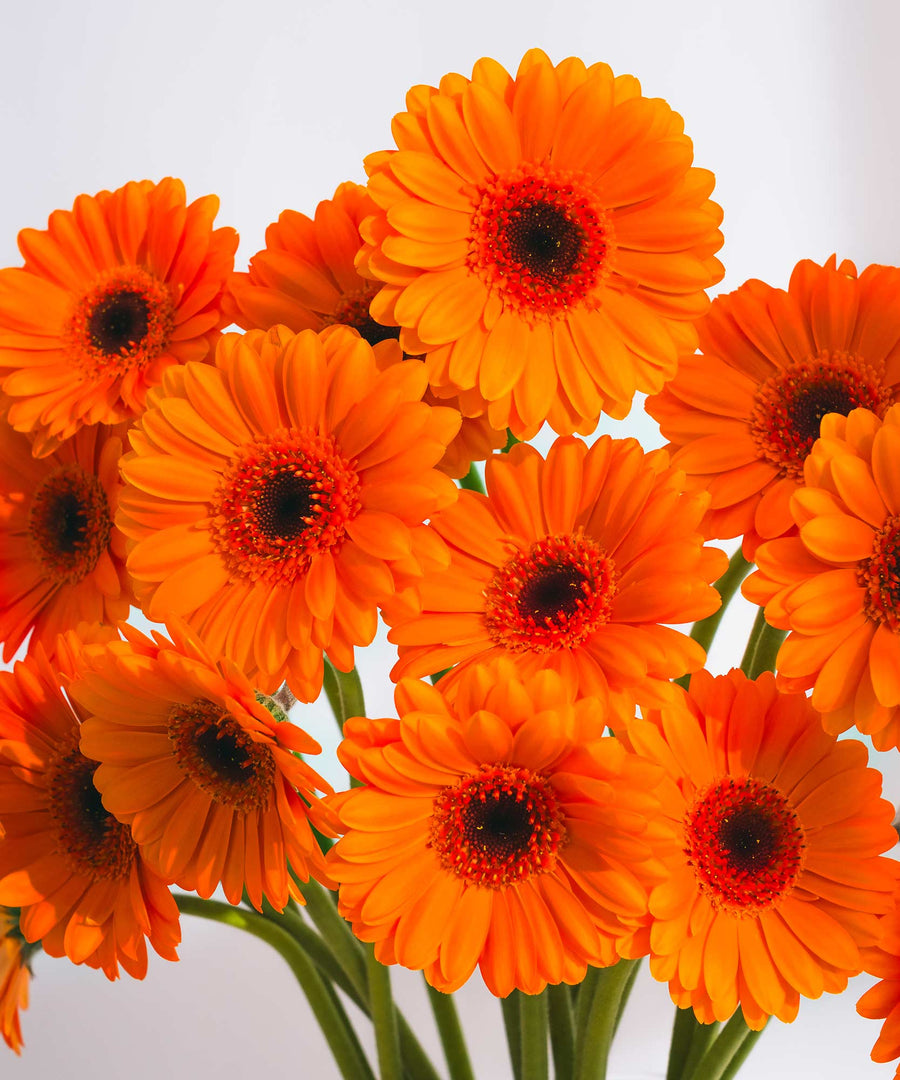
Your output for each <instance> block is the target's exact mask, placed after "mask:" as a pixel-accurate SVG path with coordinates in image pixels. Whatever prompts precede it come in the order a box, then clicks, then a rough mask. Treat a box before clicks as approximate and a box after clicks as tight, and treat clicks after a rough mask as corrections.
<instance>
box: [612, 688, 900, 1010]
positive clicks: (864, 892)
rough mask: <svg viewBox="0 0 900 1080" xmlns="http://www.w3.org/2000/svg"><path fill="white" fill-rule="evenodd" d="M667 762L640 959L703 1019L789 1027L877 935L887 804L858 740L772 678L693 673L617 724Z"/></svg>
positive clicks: (848, 971)
mask: <svg viewBox="0 0 900 1080" xmlns="http://www.w3.org/2000/svg"><path fill="white" fill-rule="evenodd" d="M628 737H629V741H630V743H631V745H632V746H633V748H634V749H635V750H636V751H637V753H639V754H641V755H642V756H643V757H645V758H647V759H648V760H649V761H653V762H657V763H658V764H659V765H661V766H662V767H663V768H664V769H665V772H666V779H665V782H664V783H663V784H662V785H661V786H660V788H659V794H660V797H661V799H662V803H663V814H664V816H665V817H666V818H668V819H669V820H670V821H671V822H672V824H673V825H674V826H676V828H677V829H678V830H679V832H680V836H679V842H678V843H677V844H676V845H675V847H674V849H673V851H672V852H671V854H670V856H669V857H668V858H667V859H666V870H667V876H666V880H665V882H663V883H662V884H660V885H658V886H657V887H656V888H655V889H654V891H653V893H652V894H651V896H650V902H649V908H650V916H651V919H652V926H651V930H650V964H651V971H652V972H653V975H654V977H655V978H657V979H659V980H661V981H664V982H668V983H669V987H670V990H671V994H672V1000H673V1001H674V1002H675V1003H676V1004H677V1005H679V1006H681V1007H682V1008H687V1007H692V1008H693V1009H694V1012H695V1013H696V1015H697V1017H698V1018H699V1019H700V1021H701V1022H703V1023H711V1022H712V1021H713V1020H726V1019H728V1017H729V1016H731V1014H732V1013H733V1012H734V1010H735V1008H737V1007H738V1006H740V1008H741V1010H742V1012H743V1015H744V1019H745V1020H746V1022H747V1024H748V1025H749V1026H750V1027H751V1028H754V1029H757V1030H758V1029H760V1028H762V1027H763V1025H764V1024H765V1022H766V1020H767V1019H768V1017H769V1016H770V1015H771V1016H777V1017H778V1018H779V1019H781V1020H785V1021H791V1020H793V1019H794V1017H795V1016H796V1014H797V1008H798V1006H799V1001H800V997H801V996H803V997H812V998H816V997H819V995H820V994H821V993H822V992H823V991H828V992H829V993H840V992H841V991H842V990H844V988H845V987H846V985H847V979H848V977H849V976H851V975H857V974H859V972H860V971H861V970H862V960H861V958H860V952H859V948H860V946H871V945H873V944H874V943H875V942H877V940H878V938H879V933H880V931H879V925H878V915H880V914H883V913H884V912H886V911H889V910H890V908H891V906H892V902H893V901H892V894H893V890H894V887H895V883H896V880H897V864H896V863H895V862H894V861H892V860H890V859H886V858H882V857H881V856H882V853H883V852H886V851H889V850H890V849H891V848H892V847H893V846H894V844H895V843H896V839H897V837H896V834H895V833H894V830H893V829H892V828H891V819H892V817H893V807H892V806H891V804H890V803H888V802H887V801H886V800H884V799H882V798H880V793H881V778H880V776H879V774H878V773H876V772H875V771H874V770H872V769H867V768H866V760H867V752H866V749H865V747H864V746H863V745H862V744H861V743H859V742H856V741H853V740H842V741H841V742H836V741H835V738H834V737H833V736H831V735H828V734H827V733H826V732H824V731H823V730H822V726H821V723H820V720H819V717H818V715H817V714H816V712H815V710H814V709H813V708H812V706H811V705H810V703H809V702H808V700H807V699H806V698H805V697H804V696H803V695H802V694H789V693H788V694H784V693H779V692H778V691H777V690H776V688H775V680H774V677H773V676H772V675H770V674H768V673H767V674H764V675H761V676H760V677H759V679H757V680H756V682H751V681H749V680H748V679H747V678H746V676H745V675H743V674H742V673H741V672H739V671H732V672H731V673H730V674H729V675H725V676H721V677H719V678H715V679H714V678H712V676H710V675H708V674H707V673H706V672H699V673H698V674H697V675H695V676H694V677H693V678H692V679H691V685H690V692H689V694H683V695H681V696H680V698H679V699H678V700H677V701H674V702H673V703H672V704H670V705H667V706H665V707H663V708H662V709H661V710H658V711H651V712H650V713H648V715H647V717H646V718H645V719H643V720H633V721H632V722H631V723H630V724H629V725H628Z"/></svg>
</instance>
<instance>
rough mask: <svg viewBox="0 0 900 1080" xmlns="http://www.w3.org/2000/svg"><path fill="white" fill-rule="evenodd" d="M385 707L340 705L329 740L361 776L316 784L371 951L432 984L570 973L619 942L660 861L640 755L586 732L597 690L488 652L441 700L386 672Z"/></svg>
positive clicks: (597, 721) (347, 892) (343, 897)
mask: <svg viewBox="0 0 900 1080" xmlns="http://www.w3.org/2000/svg"><path fill="white" fill-rule="evenodd" d="M396 704H397V712H398V713H399V716H400V719H399V720H389V719H385V720H367V719H365V718H362V717H357V718H354V719H352V720H349V721H348V722H347V723H346V724H345V725H344V735H345V739H344V742H343V743H342V744H341V746H340V748H339V750H338V754H339V756H340V758H341V761H342V762H343V764H344V765H345V766H346V767H347V769H348V770H349V771H350V773H351V774H352V775H354V776H356V777H357V778H358V779H359V780H361V781H363V783H364V786H363V787H360V788H356V789H353V790H351V791H348V792H343V793H341V794H340V795H337V796H336V797H335V798H334V800H332V805H333V806H334V807H335V808H336V809H337V810H338V813H339V814H340V817H341V821H342V824H343V826H344V827H345V828H346V830H347V833H346V835H345V836H344V838H343V839H342V840H339V841H338V843H337V844H336V846H335V847H334V848H332V850H331V851H330V852H329V855H328V868H329V870H330V871H331V873H332V874H333V876H334V877H335V878H336V879H337V880H338V881H339V882H340V894H339V904H338V906H339V910H340V911H341V913H342V914H343V915H344V916H345V917H346V918H348V919H349V920H351V922H352V924H353V930H354V933H355V934H356V935H357V936H358V937H360V938H361V939H362V940H363V941H374V942H375V955H376V956H377V957H378V959H379V960H381V962H382V963H386V964H388V963H399V964H403V965H404V966H405V967H409V968H414V969H420V968H424V970H425V977H426V978H427V979H428V981H429V982H430V983H431V985H432V986H435V987H437V988H438V989H439V990H443V991H445V992H448V993H449V992H450V991H452V990H455V989H457V988H458V987H459V986H461V985H462V984H463V983H464V982H465V981H466V979H468V978H469V976H470V975H471V974H472V972H473V971H474V969H475V967H476V965H478V966H479V967H480V968H481V974H482V975H483V977H484V980H485V982H486V984H487V986H488V989H489V990H490V991H491V993H493V994H496V995H498V996H500V997H505V996H506V995H507V994H509V993H510V992H511V991H512V990H513V989H515V988H518V989H520V990H523V991H525V992H526V993H529V994H536V993H539V992H540V991H541V990H543V988H544V987H545V986H546V985H547V983H559V982H569V983H577V982H580V981H581V979H582V978H583V977H584V975H585V972H586V969H587V965H588V964H594V965H601V966H608V965H609V964H613V963H615V961H616V960H617V959H618V956H619V955H639V952H636V951H635V950H634V947H633V945H634V942H633V937H634V934H635V928H636V926H637V924H638V922H639V920H640V919H641V917H642V913H643V912H644V911H645V909H646V895H647V890H648V887H649V886H650V885H651V884H652V883H653V882H655V881H657V880H659V876H658V875H659V870H660V866H659V863H657V862H656V861H655V860H654V858H653V852H652V848H651V844H650V841H649V839H648V838H649V836H650V833H651V828H652V827H651V826H650V825H649V822H650V821H651V820H652V818H653V817H654V815H655V813H656V811H657V808H658V803H657V800H656V797H655V795H653V794H652V790H653V788H654V785H655V782H656V780H657V778H658V776H659V773H658V772H657V771H656V770H655V768H654V766H651V765H649V764H648V763H647V762H643V761H641V760H640V759H639V758H637V757H635V756H634V755H632V754H629V753H628V752H627V751H625V750H624V749H623V747H622V745H621V744H620V743H619V742H617V741H616V740H615V739H613V738H610V737H606V738H604V737H603V725H604V723H605V722H607V720H608V717H607V715H606V711H605V709H604V708H603V707H602V705H601V703H600V702H598V701H596V700H593V699H589V698H585V699H582V700H580V701H576V700H575V692H574V688H573V687H572V686H571V685H570V684H567V683H566V682H565V680H563V679H562V678H560V676H559V675H557V673H556V672H553V671H544V672H540V673H538V674H537V675H533V676H529V677H526V678H522V677H521V676H520V675H519V673H518V672H517V671H516V669H515V667H514V666H513V665H512V664H511V663H510V662H509V661H506V660H501V661H498V662H497V663H495V664H491V665H481V666H478V667H476V668H474V669H472V670H470V671H469V672H467V674H466V676H465V678H464V680H463V681H462V683H461V685H460V687H459V692H458V694H457V696H456V699H455V701H454V703H453V705H452V706H450V705H448V703H447V701H446V699H445V697H444V696H442V694H441V693H440V692H439V689H438V688H437V687H431V686H429V685H427V684H426V683H420V682H417V681H416V680H414V679H404V680H403V681H402V682H401V683H400V685H399V686H398V687H397V691H396Z"/></svg>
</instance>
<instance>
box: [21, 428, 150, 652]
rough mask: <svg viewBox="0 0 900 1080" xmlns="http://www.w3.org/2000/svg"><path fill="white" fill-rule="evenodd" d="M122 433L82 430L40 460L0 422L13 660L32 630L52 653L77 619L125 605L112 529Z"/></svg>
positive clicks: (127, 593) (118, 541)
mask: <svg viewBox="0 0 900 1080" xmlns="http://www.w3.org/2000/svg"><path fill="white" fill-rule="evenodd" d="M123 435H124V430H123V427H121V426H120V427H119V428H109V427H106V426H105V425H102V424H97V425H94V426H92V427H83V428H81V429H79V431H78V432H77V433H76V434H75V435H73V436H72V438H71V439H68V440H67V441H66V442H64V443H62V444H61V445H60V447H59V449H58V450H56V451H55V452H54V453H52V454H49V455H47V456H46V457H42V458H36V457H34V456H33V455H32V453H31V445H30V443H29V441H28V439H27V438H26V437H25V436H24V435H20V434H18V433H17V432H16V431H14V430H13V429H12V428H11V427H9V426H7V425H3V424H0V641H2V642H3V659H4V660H7V661H8V660H9V659H10V658H11V657H12V655H13V653H14V652H15V651H16V649H18V648H19V646H20V645H21V644H22V642H23V641H24V640H25V638H26V637H27V636H28V633H29V631H31V632H32V634H31V645H32V646H34V645H37V644H41V645H42V646H43V647H44V649H45V650H46V651H47V653H48V654H50V655H52V653H53V652H54V650H55V648H56V638H57V635H58V634H60V633H62V632H64V631H66V630H69V629H72V628H74V627H76V626H77V625H78V624H79V623H81V622H89V623H92V622H99V623H106V624H111V623H114V622H115V621H116V620H117V619H124V618H126V617H127V615H128V611H129V608H130V606H131V599H132V591H131V581H130V579H129V577H128V574H127V573H126V571H125V537H124V536H123V535H122V533H121V532H119V530H118V528H117V527H116V525H115V514H116V510H117V508H118V503H119V492H120V491H121V489H122V481H121V478H120V476H119V459H120V458H121V456H122V449H123V446H122V436H123Z"/></svg>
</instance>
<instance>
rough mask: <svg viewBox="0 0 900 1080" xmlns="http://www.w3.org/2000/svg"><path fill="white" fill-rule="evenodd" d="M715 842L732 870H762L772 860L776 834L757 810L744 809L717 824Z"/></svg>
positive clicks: (767, 820)
mask: <svg viewBox="0 0 900 1080" xmlns="http://www.w3.org/2000/svg"><path fill="white" fill-rule="evenodd" d="M718 840H719V844H720V845H721V848H722V851H723V853H724V854H725V856H726V858H727V860H728V865H729V866H730V867H732V868H733V869H735V870H764V869H765V868H766V867H767V866H768V865H769V864H770V863H771V862H772V860H773V859H774V858H775V856H776V854H777V850H778V844H777V841H778V834H777V831H776V829H775V826H774V823H773V821H772V819H771V818H770V817H769V816H768V815H767V814H766V813H765V812H764V811H763V810H761V809H760V807H758V806H744V807H742V808H741V809H739V810H737V811H735V813H733V814H732V815H731V816H730V817H727V818H723V819H722V821H721V822H720V823H719V832H718Z"/></svg>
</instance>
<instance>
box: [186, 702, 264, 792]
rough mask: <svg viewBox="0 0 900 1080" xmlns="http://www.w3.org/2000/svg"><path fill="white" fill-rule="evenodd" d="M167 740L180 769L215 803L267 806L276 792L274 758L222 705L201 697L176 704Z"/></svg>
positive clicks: (262, 743)
mask: <svg viewBox="0 0 900 1080" xmlns="http://www.w3.org/2000/svg"><path fill="white" fill-rule="evenodd" d="M168 734H169V740H170V742H171V743H172V746H173V751H174V754H175V760H176V762H177V763H178V765H179V766H180V768H181V769H182V770H183V771H184V772H185V773H186V774H187V776H188V777H190V779H191V780H192V781H193V782H194V783H195V784H196V785H197V787H199V788H200V789H201V790H203V791H204V792H206V794H207V795H208V796H209V797H210V798H211V799H213V800H214V801H215V802H221V803H225V804H227V805H229V806H231V807H233V808H234V809H235V810H239V811H243V812H247V811H250V810H264V809H266V808H267V807H268V806H269V803H270V801H271V799H272V796H273V793H274V780H275V760H274V758H273V757H272V751H271V749H270V748H269V745H268V743H266V742H257V741H256V740H254V739H252V738H251V737H250V735H249V733H248V732H247V731H246V730H245V729H244V728H243V727H241V725H240V724H239V723H238V721H237V720H236V719H235V718H234V717H233V716H232V715H231V714H230V713H229V712H227V711H226V710H225V709H224V708H223V707H222V706H221V705H217V704H216V703H215V702H213V701H207V700H204V699H202V698H197V699H196V700H194V701H192V702H191V703H190V704H188V705H182V704H179V705H173V706H172V710H171V712H170V713H169V728H168Z"/></svg>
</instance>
